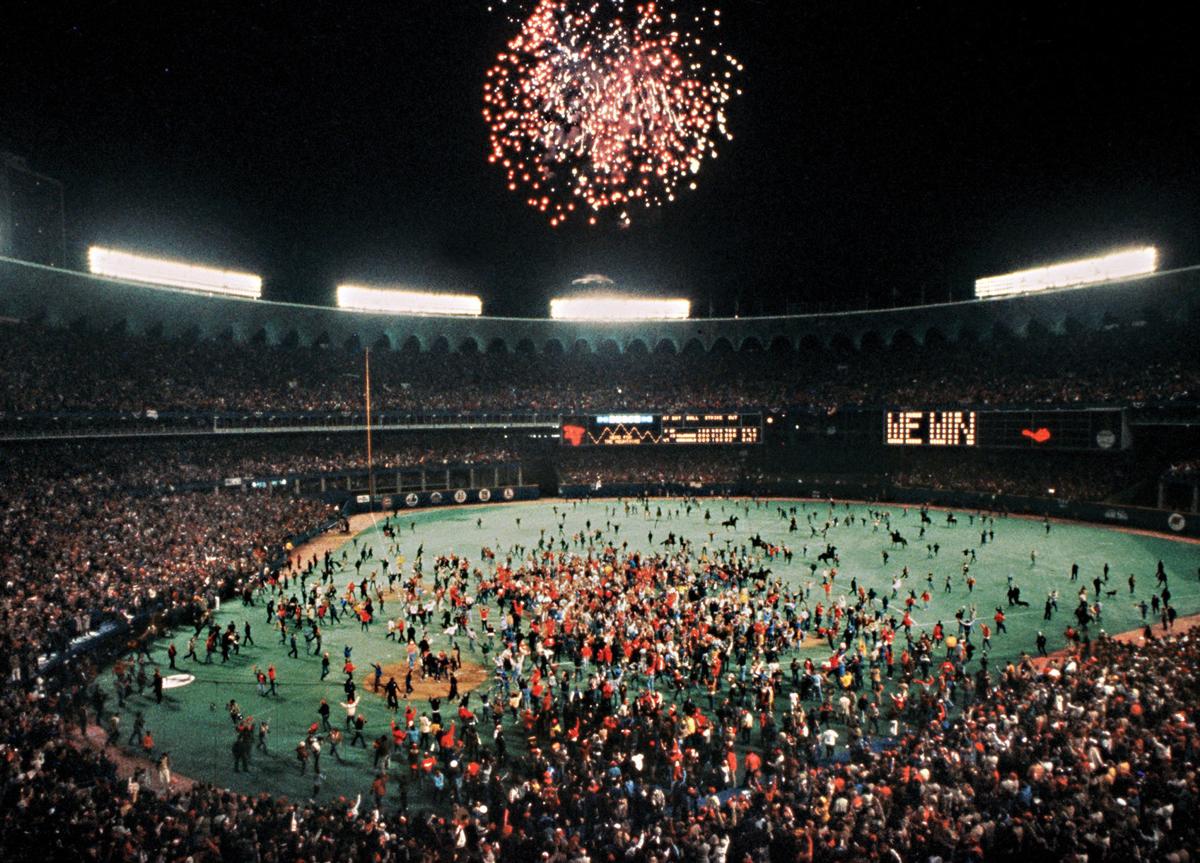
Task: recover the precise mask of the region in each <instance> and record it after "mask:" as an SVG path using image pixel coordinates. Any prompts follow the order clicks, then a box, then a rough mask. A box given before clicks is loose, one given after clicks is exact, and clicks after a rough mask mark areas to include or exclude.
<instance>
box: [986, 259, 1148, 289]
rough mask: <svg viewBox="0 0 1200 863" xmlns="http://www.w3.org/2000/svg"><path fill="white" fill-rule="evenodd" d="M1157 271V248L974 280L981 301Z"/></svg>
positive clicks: (1081, 285)
mask: <svg viewBox="0 0 1200 863" xmlns="http://www.w3.org/2000/svg"><path fill="white" fill-rule="evenodd" d="M1157 269H1158V250H1157V249H1155V248H1154V246H1143V247H1142V248H1138V249H1126V250H1124V251H1120V252H1112V253H1111V254H1108V255H1102V256H1100V257H1098V258H1084V259H1083V260H1079V261H1066V262H1064V263H1061V264H1050V265H1048V266H1045V267H1035V268H1033V269H1030V270H1020V271H1018V272H1015V273H1008V274H1006V275H1003V276H988V277H987V278H983V279H976V280H975V296H976V297H977V298H979V299H989V298H993V297H1006V296H1010V295H1012V294H1027V293H1032V292H1034V291H1045V290H1049V289H1051V288H1076V287H1083V286H1085V285H1092V284H1096V283H1098V282H1109V281H1113V280H1114V279H1127V278H1130V277H1132V276H1143V275H1147V274H1149V273H1153V272H1154V271H1156V270H1157Z"/></svg>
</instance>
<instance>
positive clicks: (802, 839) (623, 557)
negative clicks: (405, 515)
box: [0, 476, 1200, 863]
mask: <svg viewBox="0 0 1200 863" xmlns="http://www.w3.org/2000/svg"><path fill="white" fill-rule="evenodd" d="M15 478H16V479H22V480H28V479H33V477H20V476H18V477H15ZM11 487H12V486H11V484H6V485H5V489H6V490H5V491H4V492H3V495H4V497H3V505H4V512H5V519H6V527H12V528H15V530H13V531H11V532H10V531H8V530H6V532H5V537H4V539H3V542H4V548H3V554H2V555H0V559H3V560H4V561H5V562H6V567H7V571H6V572H5V573H4V578H5V581H4V588H3V591H4V592H3V598H4V606H3V620H2V621H0V622H2V624H3V629H2V631H3V633H4V641H3V642H2V643H0V646H2V649H3V651H4V653H5V654H6V656H7V657H12V656H16V657H18V658H21V659H23V661H18V662H16V663H14V664H13V665H12V671H11V673H10V674H9V675H8V677H7V680H6V682H5V683H4V686H3V690H2V693H0V720H2V721H0V848H2V849H5V853H6V859H19V857H20V855H23V854H27V855H33V854H34V853H36V855H37V856H39V857H42V858H43V859H71V858H75V857H81V858H85V859H94V860H99V861H125V860H140V859H153V860H163V861H185V860H189V861H193V863H200V861H208V860H212V861H216V860H221V861H226V860H228V861H254V863H259V861H264V863H266V861H292V860H312V861H324V860H339V861H341V860H346V861H365V860H371V861H378V863H392V861H414V860H417V861H428V863H434V861H480V863H492V861H495V860H514V861H517V860H522V861H523V860H539V859H540V860H553V861H556V863H590V861H599V860H605V861H608V860H625V861H638V863H641V861H646V863H650V861H655V863H660V861H661V863H667V861H705V863H729V861H751V863H765V861H768V860H771V861H774V860H780V861H784V860H786V861H844V860H883V861H898V862H899V861H908V860H923V861H924V860H932V859H935V858H940V859H943V860H962V861H985V860H987V861H993V860H995V861H1009V860H1012V861H1016V860H1033V859H1055V860H1069V861H1080V863H1082V861H1084V860H1086V861H1090V863H1095V861H1125V860H1139V859H1140V860H1164V861H1170V863H1187V861H1188V860H1190V859H1192V858H1191V857H1190V856H1189V854H1191V853H1194V850H1195V849H1196V848H1197V847H1198V843H1200V824H1198V823H1197V822H1196V820H1195V819H1194V818H1191V817H1189V816H1188V813H1189V812H1194V811H1195V809H1196V806H1197V804H1198V803H1200V782H1198V779H1197V770H1196V767H1197V759H1198V758H1200V731H1198V729H1197V724H1196V716H1197V707H1196V705H1197V703H1198V702H1200V630H1195V629H1193V630H1191V631H1189V632H1186V633H1185V632H1182V631H1178V632H1177V631H1174V630H1173V628H1172V624H1173V620H1172V621H1168V620H1167V618H1166V617H1165V616H1164V619H1163V626H1162V630H1161V631H1160V632H1153V631H1151V630H1150V629H1149V627H1148V628H1147V635H1148V636H1149V639H1148V641H1147V644H1146V645H1145V646H1143V647H1135V646H1132V645H1128V644H1122V643H1117V642H1113V641H1111V640H1109V639H1107V638H1106V637H1104V636H1103V634H1102V633H1101V632H1100V631H1098V629H1096V628H1093V629H1092V630H1091V631H1090V632H1089V630H1088V627H1087V626H1086V625H1085V626H1082V627H1081V636H1080V635H1079V634H1077V635H1076V641H1077V642H1078V643H1079V650H1078V652H1077V654H1075V655H1073V656H1071V657H1069V658H1065V659H1051V660H1049V661H1048V662H1045V663H1035V662H1034V661H1032V660H1029V659H1027V658H1022V659H1021V660H1019V661H1014V662H1013V663H1010V664H1007V665H1005V666H1003V667H995V668H989V667H988V666H987V664H986V663H985V662H983V661H982V660H981V658H980V654H979V653H978V651H977V649H976V644H975V643H973V642H972V638H971V632H970V629H969V628H968V629H966V631H965V635H964V629H963V627H962V626H960V627H959V628H958V630H957V638H954V639H951V638H949V637H948V636H950V635H952V634H953V632H954V630H953V628H951V629H948V630H947V631H945V632H943V633H938V632H936V631H934V632H933V633H932V636H931V634H930V633H929V632H927V631H921V632H919V633H916V632H908V626H907V625H905V626H901V625H900V622H899V621H898V619H897V615H898V613H899V612H898V611H893V613H892V614H891V615H890V616H889V615H888V614H887V613H886V612H885V613H884V614H882V615H881V614H876V613H875V612H876V611H877V610H878V608H879V602H878V599H875V598H870V597H868V596H867V595H865V593H864V594H860V595H857V596H856V598H855V599H854V601H853V603H852V604H848V605H841V604H838V605H836V606H834V605H833V604H831V605H829V606H828V607H827V608H825V609H824V615H822V613H821V611H820V610H818V611H817V612H816V613H815V614H814V613H811V612H812V609H811V608H810V607H809V605H808V603H807V602H800V600H801V598H802V597H801V595H800V593H799V592H798V591H799V588H797V587H795V586H791V587H788V586H784V585H782V584H779V583H776V582H775V581H774V580H773V579H771V578H770V577H769V576H767V575H765V574H763V573H762V572H761V571H759V570H758V569H757V567H756V565H755V563H754V561H753V560H752V559H751V558H747V557H744V556H742V555H739V554H738V553H736V552H727V553H725V554H720V553H717V554H715V555H714V556H711V557H710V556H708V555H706V556H705V559H706V561H707V562H705V563H703V564H702V565H700V564H697V565H694V566H693V565H688V566H685V565H684V563H683V561H684V560H685V559H694V558H692V554H691V552H690V551H688V550H684V549H681V550H680V551H678V552H675V551H672V550H667V551H664V552H662V553H661V555H658V556H654V557H648V556H640V555H637V554H636V553H633V552H630V553H628V554H627V553H622V552H619V551H618V550H616V549H615V548H613V547H612V546H611V544H610V543H603V544H604V545H606V548H605V549H604V550H603V551H602V552H600V553H599V557H598V558H593V557H592V556H590V555H589V556H587V557H584V556H583V555H582V554H577V553H575V552H574V551H573V550H572V551H571V552H566V551H564V552H562V553H561V554H559V553H557V552H556V553H551V554H545V555H538V556H536V557H533V556H531V557H530V559H529V561H528V562H527V563H526V564H524V565H522V566H521V567H520V571H517V570H516V569H514V568H513V567H511V566H509V565H505V564H492V565H490V566H488V567H486V571H484V572H476V573H474V574H472V573H471V568H470V564H469V563H467V566H465V567H463V566H462V565H461V564H462V563H466V562H465V561H462V562H460V561H458V560H451V559H442V560H439V561H438V562H437V564H436V566H435V567H434V571H433V575H434V581H433V589H434V590H436V591H442V594H441V595H442V596H443V598H444V600H445V602H446V608H447V611H448V612H450V614H451V615H453V616H457V615H459V614H461V615H462V620H463V621H471V622H473V619H474V616H475V615H474V613H473V611H472V609H471V607H470V602H469V600H468V599H467V598H468V597H479V598H482V597H484V596H488V597H491V598H492V599H494V600H499V602H500V611H501V614H500V618H499V619H498V620H497V621H496V630H497V635H498V639H497V642H498V645H499V646H501V647H502V648H503V651H504V653H503V654H501V655H499V656H497V657H496V668H497V673H498V675H500V676H501V677H502V679H503V680H504V682H505V683H506V687H505V688H506V690H512V691H514V692H516V693H517V694H518V696H519V697H518V699H517V701H516V702H515V703H514V706H513V708H512V711H513V713H514V715H515V717H516V718H515V720H513V721H511V722H510V723H509V727H508V728H507V729H504V731H503V732H502V733H501V734H499V735H496V736H495V740H494V742H493V740H492V738H493V735H492V734H490V733H488V734H481V733H480V732H481V730H482V729H480V728H479V727H478V726H480V725H482V724H484V723H487V722H488V721H489V719H490V716H489V712H490V708H487V707H483V706H480V705H479V703H478V702H477V701H476V702H472V701H471V700H469V699H468V700H467V701H465V702H463V703H461V704H455V703H453V702H452V703H450V704H448V705H447V711H448V712H449V713H451V714H453V715H454V717H455V721H456V722H457V723H460V724H461V730H460V732H459V734H458V735H457V736H456V735H455V733H454V731H453V730H451V731H450V732H449V734H447V735H443V736H442V737H441V740H440V744H439V745H437V746H433V747H432V749H431V752H432V756H431V757H432V760H433V762H434V766H433V768H432V771H433V772H434V773H436V774H438V775H445V776H448V777H449V779H448V781H447V782H446V783H445V785H444V786H443V788H442V790H441V791H438V792H436V796H437V797H438V801H437V802H436V804H435V805H433V806H432V807H429V808H426V807H423V806H413V807H409V806H407V805H406V804H405V800H406V799H407V798H406V797H400V796H395V795H393V794H390V793H388V792H389V791H390V790H392V789H394V788H395V786H394V785H393V786H391V788H389V786H388V784H387V783H386V782H384V783H383V784H382V785H381V784H380V783H378V782H377V783H374V784H373V785H372V786H371V789H370V790H369V791H368V792H367V793H365V794H364V795H363V796H360V797H359V798H357V799H356V800H346V799H339V800H322V801H310V802H308V803H305V802H299V801H287V800H283V799H275V798H271V797H269V796H267V795H257V796H250V795H245V794H239V793H235V792H231V791H226V790H222V789H219V788H214V787H211V786H208V785H205V784H203V783H198V784H194V785H187V786H185V787H182V788H178V789H177V788H175V787H174V786H172V787H170V788H168V787H166V786H167V785H168V784H169V783H168V782H163V783H162V785H161V786H160V785H159V784H158V782H157V780H155V779H154V778H152V777H151V776H150V775H149V773H148V772H147V773H146V774H145V775H144V777H143V781H141V782H131V781H128V780H127V779H122V778H118V774H117V771H116V767H115V765H114V764H113V763H112V762H110V761H109V760H107V759H106V758H105V757H104V756H102V755H100V754H98V753H97V752H95V751H93V750H92V749H91V748H89V747H88V746H87V745H86V744H84V743H83V742H82V739H81V736H80V734H79V733H78V730H79V729H82V728H86V727H87V726H89V725H90V724H92V723H94V722H95V721H96V720H97V719H98V718H99V715H100V714H101V713H102V712H103V709H102V708H103V704H102V702H101V700H100V699H99V697H98V696H97V695H96V690H95V688H94V680H95V674H96V668H95V666H94V665H93V659H92V657H91V656H89V655H84V656H82V657H79V658H78V659H77V660H75V661H74V662H71V663H69V664H68V665H67V666H66V667H65V668H63V669H61V670H59V671H58V672H57V673H56V674H55V675H54V676H53V677H51V678H50V679H48V680H39V677H38V673H37V671H36V669H35V668H33V667H31V666H30V665H29V659H30V658H31V657H35V656H36V655H37V654H39V653H44V652H46V651H48V650H53V649H56V648H58V647H59V646H60V645H61V642H62V638H63V637H64V636H65V635H67V634H69V632H70V630H71V627H72V626H73V625H78V624H73V623H72V621H74V620H78V619H82V618H85V617H86V615H88V614H92V615H93V616H94V615H97V614H99V615H103V614H124V615H131V614H136V612H137V611H139V610H141V609H142V608H144V607H145V606H146V604H147V603H149V602H156V601H158V600H162V601H164V602H165V603H166V604H167V605H168V606H174V607H177V608H180V609H185V608H186V609H188V610H189V612H195V611H197V610H200V609H202V607H203V605H204V604H207V603H208V602H209V601H210V597H211V596H212V595H213V594H215V593H216V592H217V591H220V590H222V588H224V590H225V592H226V593H228V592H230V591H231V590H232V591H236V590H237V588H238V587H239V586H241V585H248V584H262V581H261V578H260V574H261V572H262V570H261V563H262V561H263V559H264V558H265V556H266V555H267V554H269V550H270V549H272V548H278V546H279V543H280V542H282V540H283V538H284V537H285V536H287V535H288V534H289V533H291V532H293V531H295V530H297V529H303V528H304V527H305V526H307V525H309V524H311V523H312V522H313V521H314V520H317V519H319V518H320V517H321V516H322V513H321V512H319V511H317V510H315V509H312V508H311V507H310V506H308V505H305V504H302V503H299V502H289V503H290V508H287V507H285V506H282V505H281V504H280V502H281V501H283V499H282V498H280V499H279V500H278V501H275V502H272V501H271V500H267V499H260V500H256V501H255V504H257V506H256V507H254V508H249V507H246V506H245V505H244V504H242V503H241V499H240V498H238V497H236V496H218V495H207V496H198V495H197V496H193V498H188V499H181V498H172V497H164V498H161V499H158V500H157V501H156V502H153V503H151V504H146V505H147V506H150V507H151V508H149V509H141V508H140V507H142V506H143V504H142V503H140V502H137V501H130V500H118V501H112V502H111V503H112V505H111V506H110V505H107V504H106V503H104V502H101V501H92V502H91V503H90V504H89V505H86V506H81V507H79V508H68V509H67V510H66V511H65V512H64V513H63V514H62V515H61V516H59V515H57V514H56V512H57V509H58V507H60V506H61V504H62V499H61V497H60V495H59V492H61V493H62V494H70V493H72V492H74V493H77V494H78V493H79V492H83V493H84V495H83V496H84V497H85V499H87V498H86V489H75V490H67V489H55V490H54V491H55V494H53V495H49V497H46V496H38V495H31V494H30V493H29V492H26V491H22V492H19V493H14V492H12V491H11V490H9V489H11ZM39 494H41V495H48V494H49V489H45V490H44V491H43V492H41V493H39ZM831 514H832V511H831ZM33 521H36V522H39V523H44V526H42V527H37V526H34V525H29V524H26V523H27V522H33ZM597 533H599V531H597ZM578 542H579V543H582V542H583V540H582V539H579V540H578ZM581 548H582V545H581ZM844 587H845V585H841V586H840V587H839V591H840V590H841V589H843V588H844ZM1085 617H1086V615H1085ZM47 623H48V624H49V625H47ZM1156 629H1157V627H1156ZM801 633H808V635H809V636H810V637H811V636H812V635H813V634H817V635H820V637H822V638H824V639H827V640H828V642H829V645H830V655H829V658H828V660H822V661H819V662H813V661H812V660H809V661H807V662H805V663H804V664H803V666H799V665H796V664H793V665H792V666H791V668H790V669H789V668H788V666H787V665H785V663H784V661H783V656H784V654H785V652H786V651H787V650H788V648H789V645H791V644H792V642H793V639H795V638H796V637H798V636H799V635H800V634H801ZM977 634H978V633H977ZM668 635H670V636H671V637H670V638H667V636H668ZM893 639H894V642H893ZM893 647H894V651H893ZM506 657H507V660H506ZM577 669H580V670H581V671H582V672H583V673H580V671H579V670H577ZM885 669H886V675H887V676H886V678H885ZM893 671H894V674H895V678H894V679H893V677H892V675H893ZM885 679H886V680H887V681H889V683H890V684H891V685H890V686H888V687H887V688H886V689H885V686H884V680H885ZM651 681H654V682H653V683H651ZM668 694H670V697H667V696H668ZM496 703H497V705H498V707H499V711H500V714H501V715H503V714H504V713H505V712H506V709H505V703H504V700H503V699H497V702H496ZM513 726H515V727H516V728H517V729H522V731H523V733H524V734H527V735H528V745H527V746H526V747H524V749H523V751H520V752H516V751H514V752H510V753H509V754H508V755H505V747H504V746H503V745H502V744H501V743H500V740H501V738H502V737H504V736H505V735H511V734H512V733H513V731H514V728H513ZM435 738H436V735H435ZM480 738H483V739H482V740H481V739H480ZM414 745H415V744H414ZM423 771H425V768H424V767H422V766H421V765H420V762H417V765H416V768H415V769H414V779H413V780H410V781H418V780H417V779H416V778H415V777H416V776H420V775H421V774H422V772H423ZM443 771H444V774H443ZM419 781H420V782H422V783H424V782H426V781H427V780H426V779H424V778H422V779H420V780H419ZM8 855H16V856H8Z"/></svg>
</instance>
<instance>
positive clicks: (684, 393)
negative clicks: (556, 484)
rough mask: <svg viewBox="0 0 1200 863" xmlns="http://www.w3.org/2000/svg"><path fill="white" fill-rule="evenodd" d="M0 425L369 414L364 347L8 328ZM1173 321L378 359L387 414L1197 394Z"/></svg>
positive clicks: (1197, 373) (1151, 399) (1193, 368)
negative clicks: (948, 338)
mask: <svg viewBox="0 0 1200 863" xmlns="http://www.w3.org/2000/svg"><path fill="white" fill-rule="evenodd" d="M3 335H4V338H3V339H0V369H2V371H0V419H3V417H4V416H5V415H7V416H9V417H11V416H12V415H14V414H24V413H29V412H51V413H53V412H66V411H88V410H96V411H112V412H122V413H126V414H135V413H144V412H145V411H148V410H149V411H156V412H165V411H207V412H219V411H248V412H259V411H282V412H296V411H303V412H337V411H359V410H361V409H362V406H363V374H362V372H363V369H362V355H361V352H355V351H350V350H347V349H345V348H342V347H336V346H326V347H319V348H297V347H268V346H264V345H256V344H235V343H232V342H228V341H169V340H163V339H159V338H153V337H144V336H129V335H124V334H104V333H94V332H86V331H76V330H56V329H46V328H44V327H40V326H34V325H25V324H12V323H9V324H6V325H4V326H3ZM1190 344H1191V334H1190V333H1188V332H1186V331H1184V330H1181V329H1177V328H1175V327H1169V326H1165V325H1164V326H1162V327H1154V328H1143V329H1140V330H1129V329H1124V330H1120V331H1113V332H1101V333H1085V334H1075V335H1071V336H1061V337H1054V336H1041V337H1037V338H1031V339H1027V340H1022V339H1002V340H999V341H988V342H983V343H979V344H975V343H970V342H968V343H963V344H954V345H946V344H941V343H939V344H929V345H926V346H924V347H919V346H916V345H915V344H911V343H910V344H907V345H899V344H898V345H896V346H893V347H891V348H885V347H883V346H881V345H875V346H871V345H867V346H864V347H862V348H861V349H860V350H857V351H855V350H853V349H850V348H829V349H826V348H820V347H816V346H814V347H806V348H804V349H802V350H800V351H798V352H795V353H793V352H791V351H786V352H776V351H773V350H772V351H741V352H734V351H732V350H725V351H721V350H715V351H713V352H710V353H707V354H703V353H693V352H691V351H685V352H683V353H681V354H678V355H677V354H673V353H658V352H656V353H654V354H652V355H651V354H646V353H644V352H639V351H631V352H626V353H625V354H616V353H607V352H598V353H594V354H593V353H576V352H574V351H568V352H567V353H565V354H562V353H559V354H553V353H548V354H532V353H520V352H519V353H515V354H509V353H491V352H486V353H480V352H465V353H462V352H454V353H435V352H428V353H419V352H416V351H390V350H381V351H376V352H374V353H373V362H372V381H373V391H374V396H373V397H374V404H375V409H376V410H377V411H478V410H493V411H499V410H514V409H536V410H546V411H563V412H571V411H581V412H586V411H590V410H598V409H611V408H637V409H643V410H648V409H655V408H657V409H676V408H678V409H686V408H695V407H697V406H705V407H765V406H775V407H782V406H801V407H806V408H810V409H814V410H820V411H827V410H833V409H836V408H837V407H840V406H846V405H897V404H906V405H921V404H926V405H932V404H959V403H971V404H980V405H1013V404H1066V405H1070V404H1112V405H1127V404H1143V403H1166V402H1196V401H1200V359H1198V358H1197V356H1196V352H1195V351H1194V350H1189V346H1190Z"/></svg>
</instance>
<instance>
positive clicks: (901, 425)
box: [883, 409, 1129, 450]
mask: <svg viewBox="0 0 1200 863" xmlns="http://www.w3.org/2000/svg"><path fill="white" fill-rule="evenodd" d="M883 435H884V437H883V439H884V444H885V445H887V446H902V447H1006V448H1020V449H1076V450H1119V449H1123V448H1124V447H1127V446H1128V445H1129V441H1128V435H1127V434H1125V433H1124V422H1123V414H1122V412H1121V411H1119V410H1111V409H1096V410H1060V411H1055V410H1037V411H1027V410H1003V409H992V410H983V411H972V410H929V409H917V410H910V409H905V410H888V411H884V414H883Z"/></svg>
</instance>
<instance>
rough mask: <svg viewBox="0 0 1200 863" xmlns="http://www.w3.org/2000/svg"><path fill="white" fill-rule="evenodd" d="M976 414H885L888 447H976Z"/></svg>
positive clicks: (910, 412) (942, 412)
mask: <svg viewBox="0 0 1200 863" xmlns="http://www.w3.org/2000/svg"><path fill="white" fill-rule="evenodd" d="M977 422H978V420H977V417H976V413H975V411H888V412H887V413H886V414H885V416H884V424H885V434H886V438H885V440H886V441H887V444H888V445H889V446H975V445H976V444H977V437H976V424H977Z"/></svg>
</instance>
